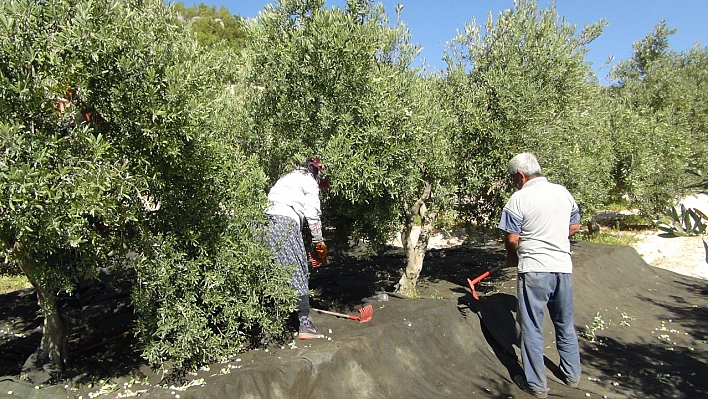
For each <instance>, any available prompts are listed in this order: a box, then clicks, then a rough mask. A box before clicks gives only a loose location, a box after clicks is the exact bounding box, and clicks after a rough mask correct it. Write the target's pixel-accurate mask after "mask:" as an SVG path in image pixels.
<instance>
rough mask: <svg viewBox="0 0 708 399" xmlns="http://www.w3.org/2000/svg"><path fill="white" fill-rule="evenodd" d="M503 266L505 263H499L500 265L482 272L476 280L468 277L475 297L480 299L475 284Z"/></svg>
mask: <svg viewBox="0 0 708 399" xmlns="http://www.w3.org/2000/svg"><path fill="white" fill-rule="evenodd" d="M502 266H504V265H499V266H497V267H495V268H494V269H491V270H487V271H486V272H484V273H482V274H481V275H480V276H479V277H477V278H476V279H474V280H470V279H467V283H468V284H469V285H470V291H472V296H473V297H474V299H477V300H479V296H478V295H477V290H475V289H474V285H475V284H477V283H479V282H480V281H482V280H483V279H484V278H486V277H487V276H489V275H490V274H492V273H494V272H496V271H497V270H499V269H501V268H502Z"/></svg>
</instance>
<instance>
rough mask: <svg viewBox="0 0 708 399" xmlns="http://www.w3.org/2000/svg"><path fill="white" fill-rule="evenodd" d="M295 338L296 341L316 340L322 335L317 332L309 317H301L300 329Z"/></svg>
mask: <svg viewBox="0 0 708 399" xmlns="http://www.w3.org/2000/svg"><path fill="white" fill-rule="evenodd" d="M297 337H298V339H317V338H322V335H321V334H320V333H319V331H317V328H315V325H314V324H313V323H312V320H310V318H309V317H307V316H302V317H300V329H299V331H298V334H297Z"/></svg>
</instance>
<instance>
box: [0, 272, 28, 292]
mask: <svg viewBox="0 0 708 399" xmlns="http://www.w3.org/2000/svg"><path fill="white" fill-rule="evenodd" d="M25 288H32V284H30V282H29V280H27V277H25V276H7V275H2V276H0V294H5V293H8V292H12V291H17V290H21V289H25Z"/></svg>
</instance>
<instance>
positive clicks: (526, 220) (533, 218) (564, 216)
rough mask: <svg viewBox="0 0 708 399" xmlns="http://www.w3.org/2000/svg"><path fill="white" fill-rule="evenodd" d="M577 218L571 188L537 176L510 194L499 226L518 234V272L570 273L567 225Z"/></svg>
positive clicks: (571, 267)
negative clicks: (569, 189) (569, 190)
mask: <svg viewBox="0 0 708 399" xmlns="http://www.w3.org/2000/svg"><path fill="white" fill-rule="evenodd" d="M579 222H580V209H579V208H578V204H576V202H575V199H574V198H573V196H572V195H571V194H570V192H568V190H567V189H566V188H565V187H563V186H561V185H559V184H554V183H550V182H549V181H548V179H546V178H545V177H542V176H539V177H536V178H533V179H531V180H529V181H527V182H526V184H524V185H523V187H521V190H519V191H517V192H515V193H514V194H513V195H512V196H511V198H509V201H508V202H507V203H506V205H505V206H504V210H503V211H502V218H501V221H500V222H499V226H498V227H499V228H500V229H502V230H504V231H506V232H507V233H511V234H518V235H519V250H518V254H519V266H518V271H519V273H529V272H553V273H572V272H573V263H572V261H571V258H570V240H569V239H568V227H569V226H570V225H571V224H576V223H579Z"/></svg>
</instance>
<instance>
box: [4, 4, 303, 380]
mask: <svg viewBox="0 0 708 399" xmlns="http://www.w3.org/2000/svg"><path fill="white" fill-rule="evenodd" d="M176 21H177V19H176V16H175V14H174V13H173V10H172V9H171V8H169V7H167V6H165V5H164V4H163V2H161V1H160V0H154V1H152V0H151V1H121V2H113V1H109V0H106V1H88V0H87V1H68V0H66V1H65V0H53V1H46V2H36V1H34V0H27V1H17V2H4V3H2V4H1V5H0V25H1V28H2V29H0V52H1V54H0V91H2V98H1V99H0V114H1V115H2V118H0V119H1V120H2V122H0V141H1V142H2V148H3V151H2V157H1V158H0V177H1V179H0V185H1V186H2V190H3V192H5V193H7V194H8V195H7V196H6V202H4V203H1V204H0V223H1V224H0V228H1V230H0V233H1V238H2V244H3V250H4V255H5V257H6V259H7V261H8V262H9V263H17V264H20V265H25V266H27V265H36V269H35V270H32V271H31V273H30V275H29V277H30V279H36V280H37V281H38V288H39V289H40V290H41V291H43V292H44V293H45V294H46V295H49V296H51V295H55V294H56V293H58V292H60V291H61V290H71V289H72V287H73V285H74V284H75V283H76V281H78V280H79V279H85V278H90V277H91V276H93V275H95V271H96V269H97V267H107V266H111V265H113V266H116V267H123V266H128V267H133V268H134V269H135V272H136V276H137V277H136V286H135V290H134V292H133V301H134V305H135V311H136V314H137V317H138V321H137V326H138V328H137V331H136V333H137V336H138V338H139V340H140V342H141V344H142V349H143V351H144V352H143V355H144V356H145V357H146V358H147V359H148V360H149V361H150V362H152V363H155V364H158V365H159V364H161V363H163V362H165V361H167V360H171V361H173V362H174V363H175V364H176V365H182V366H185V367H194V366H196V365H199V364H202V363H205V362H209V361H213V360H216V359H219V358H222V357H224V356H227V355H228V354H233V353H236V352H237V351H239V350H243V349H244V348H246V347H248V346H249V345H254V344H259V343H260V342H261V340H262V339H264V338H268V337H274V336H277V335H278V334H279V333H281V332H282V331H283V330H284V321H285V317H284V312H287V311H289V310H291V309H292V308H293V300H294V292H292V289H291V288H290V287H289V285H288V281H289V273H288V271H287V270H273V268H272V265H271V254H270V252H269V251H268V250H267V249H266V247H265V246H264V245H263V242H262V237H261V235H260V233H259V230H258V229H257V228H256V227H257V226H258V224H259V223H260V222H262V221H263V220H264V213H263V208H264V206H265V203H266V198H265V194H264V192H263V187H264V185H265V176H264V175H263V173H262V172H261V171H260V169H259V168H258V165H257V164H256V161H255V160H254V159H251V158H249V157H247V156H244V155H243V153H242V152H240V151H239V149H238V148H237V147H236V146H235V140H234V137H233V134H232V133H231V132H230V131H228V127H229V121H228V120H229V118H230V117H231V115H228V114H219V115H214V114H213V110H214V108H215V107H221V106H222V105H221V104H222V103H223V102H226V101H227V99H228V98H230V97H231V93H230V91H229V90H227V87H225V86H224V83H223V81H224V79H225V80H226V81H228V80H231V79H235V77H236V76H237V75H238V73H237V71H236V70H235V69H233V68H235V66H234V67H233V68H232V65H235V63H234V62H232V61H233V59H234V55H233V53H232V52H230V51H229V50H228V49H223V48H222V49H221V50H218V51H213V52H208V51H204V48H203V47H201V46H199V45H198V44H197V43H196V42H194V41H193V40H192V39H190V37H189V35H188V34H187V32H186V31H185V29H184V28H183V27H182V25H181V24H179V23H177V22H176ZM128 251H131V252H133V253H134V254H135V255H134V256H131V257H126V256H124V255H125V254H126V252H128Z"/></svg>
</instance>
